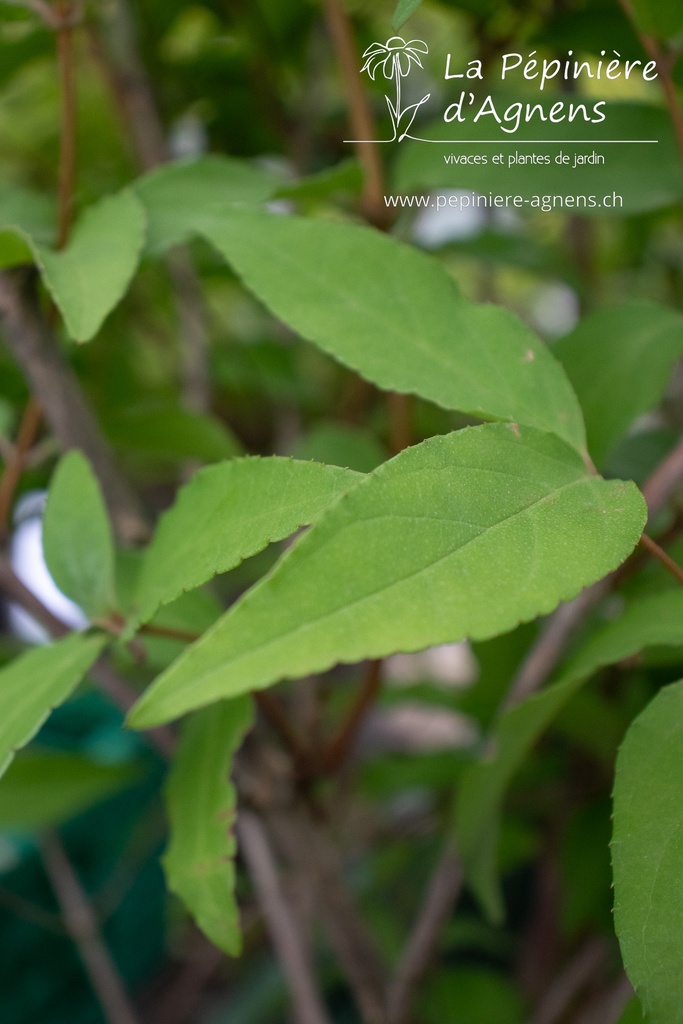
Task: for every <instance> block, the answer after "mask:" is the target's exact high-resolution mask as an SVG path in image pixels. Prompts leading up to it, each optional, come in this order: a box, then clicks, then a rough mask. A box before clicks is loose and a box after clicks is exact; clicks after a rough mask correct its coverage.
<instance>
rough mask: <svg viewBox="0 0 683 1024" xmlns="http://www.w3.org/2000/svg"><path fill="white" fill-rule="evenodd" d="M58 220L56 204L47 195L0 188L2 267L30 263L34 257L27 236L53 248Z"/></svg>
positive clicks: (2, 186)
mask: <svg viewBox="0 0 683 1024" xmlns="http://www.w3.org/2000/svg"><path fill="white" fill-rule="evenodd" d="M56 220H57V214H56V210H55V204H54V202H53V201H52V200H51V199H49V198H48V197H47V196H44V195H42V193H40V192H32V191H30V190H29V189H26V188H22V187H21V186H20V185H10V184H6V183H5V184H2V185H0V268H5V267H14V266H18V265H19V264H21V263H31V262H32V261H33V254H32V252H31V248H30V246H29V245H28V243H27V241H26V239H25V237H24V234H28V235H29V236H30V237H31V238H32V239H34V240H35V241H36V242H38V243H41V244H45V245H50V244H51V243H52V242H53V240H54V233H55V223H56ZM17 228H19V229H20V230H21V234H18V233H17V230H16V229H17ZM5 229H8V230H5Z"/></svg>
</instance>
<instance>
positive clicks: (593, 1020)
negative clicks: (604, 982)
mask: <svg viewBox="0 0 683 1024" xmlns="http://www.w3.org/2000/svg"><path fill="white" fill-rule="evenodd" d="M634 997H635V992H634V991H633V986H632V985H631V982H630V981H629V980H628V978H627V977H626V975H625V974H622V975H621V977H620V978H618V980H617V981H616V982H615V983H614V984H613V985H612V987H611V988H610V989H608V990H607V992H605V993H603V994H602V996H601V997H600V998H599V999H593V1000H591V1003H590V1005H589V1006H587V1007H584V1009H583V1010H582V1011H581V1012H580V1013H579V1014H578V1015H577V1016H576V1017H575V1018H574V1020H573V1024H617V1022H618V1021H620V1020H621V1016H622V1014H623V1012H624V1010H625V1009H626V1006H627V1005H628V1003H629V1002H630V1001H631V999H633V998H634Z"/></svg>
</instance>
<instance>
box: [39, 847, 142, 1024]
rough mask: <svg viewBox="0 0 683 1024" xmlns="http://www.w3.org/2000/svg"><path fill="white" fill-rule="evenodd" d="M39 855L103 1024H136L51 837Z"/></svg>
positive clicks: (62, 853)
mask: <svg viewBox="0 0 683 1024" xmlns="http://www.w3.org/2000/svg"><path fill="white" fill-rule="evenodd" d="M41 852H42V856H43V864H44V866H45V870H46V872H47V875H48V877H49V879H50V882H51V884H52V888H53V890H54V893H55V896H56V897H57V902H58V903H59V906H60V909H61V911H62V917H63V919H64V924H65V925H66V928H67V931H68V933H69V935H70V937H71V939H72V940H73V942H74V944H75V946H76V948H77V949H78V952H79V953H80V956H81V960H82V961H83V966H84V967H85V970H86V973H87V975H88V978H89V979H90V983H91V985H92V987H93V989H94V991H95V993H96V995H97V998H98V1001H99V1004H100V1007H101V1009H102V1012H103V1014H104V1017H105V1019H106V1021H107V1024H138V1021H139V1019H138V1017H137V1015H136V1013H135V1011H134V1010H133V1006H132V1004H131V1002H130V999H129V998H128V995H127V993H126V990H125V988H124V985H123V981H122V980H121V977H120V975H119V973H118V971H117V969H116V966H115V964H114V961H113V960H112V958H111V956H110V954H109V950H108V949H107V947H106V946H105V944H104V942H103V940H102V936H101V935H100V930H99V926H98V922H97V918H96V916H95V913H94V911H93V909H92V907H91V906H90V902H89V901H88V897H87V896H86V894H85V891H84V890H83V887H82V886H81V883H80V881H79V879H78V876H77V875H76V872H75V871H74V869H73V867H72V865H71V863H70V861H69V858H68V857H67V855H66V852H65V850H64V847H63V846H62V844H61V842H60V841H59V839H58V837H57V836H56V835H55V834H54V833H47V834H46V835H45V836H44V838H43V843H42V847H41Z"/></svg>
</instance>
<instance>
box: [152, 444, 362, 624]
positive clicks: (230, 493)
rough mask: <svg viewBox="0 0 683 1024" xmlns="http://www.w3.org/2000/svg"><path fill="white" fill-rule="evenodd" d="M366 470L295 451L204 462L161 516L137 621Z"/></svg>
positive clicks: (281, 533) (307, 514) (302, 518)
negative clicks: (291, 455) (304, 458)
mask: <svg viewBox="0 0 683 1024" xmlns="http://www.w3.org/2000/svg"><path fill="white" fill-rule="evenodd" d="M361 479H362V474H360V473H354V472H352V471H351V470H348V469H340V468H338V467H336V466H324V465H322V464H320V463H315V462H299V461H296V460H294V459H286V458H278V457H273V458H269V459H259V458H244V459H234V460H232V461H231V462H226V463H222V464H220V465H217V466H210V467H207V468H206V469H203V470H200V471H199V472H198V473H196V474H195V475H194V477H193V478H192V480H191V481H190V482H189V483H188V484H186V485H185V487H183V488H181V490H180V492H179V494H178V498H177V499H176V502H175V504H174V505H173V507H172V508H171V509H170V510H169V511H168V512H166V513H165V514H164V516H162V518H161V521H160V523H159V526H158V528H157V531H156V533H155V535H154V538H153V540H152V543H151V545H150V547H149V549H148V550H147V552H146V554H145V559H144V562H143V567H142V571H141V575H140V582H139V585H138V591H137V598H136V603H137V606H138V609H139V611H138V615H137V616H136V621H138V622H144V621H147V620H148V619H149V618H150V617H151V616H152V615H153V614H154V612H155V611H156V610H157V609H158V608H159V607H160V605H162V604H168V603H169V602H170V601H173V600H175V598H176V597H178V596H179V595H180V594H181V593H183V592H184V591H186V590H191V589H194V588H195V587H198V586H201V584H202V583H206V582H207V581H208V580H210V579H211V578H212V577H213V576H216V575H217V574H218V573H221V572H227V571H228V570H229V569H232V568H234V567H235V566H236V565H238V564H239V563H240V562H241V561H243V560H244V559H245V558H248V557H250V556H251V555H254V554H256V553H257V552H258V551H261V550H263V548H265V547H267V545H268V544H270V543H272V542H274V541H278V540H284V539H285V537H288V536H290V534H292V533H294V532H295V531H296V530H298V529H299V528H300V527H302V526H307V525H308V524H309V523H311V522H312V521H313V520H314V519H316V518H317V517H318V516H319V515H320V514H321V513H322V512H324V510H325V509H326V508H327V507H328V505H329V504H330V503H331V502H333V501H334V500H336V498H338V497H339V496H340V495H341V494H343V493H344V492H345V491H346V490H348V488H349V487H351V486H353V485H354V484H355V483H357V482H358V481H359V480H361Z"/></svg>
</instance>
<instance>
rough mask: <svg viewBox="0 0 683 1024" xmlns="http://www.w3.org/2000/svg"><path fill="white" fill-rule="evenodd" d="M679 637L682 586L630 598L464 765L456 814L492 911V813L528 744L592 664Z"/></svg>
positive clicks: (462, 845) (495, 910) (470, 866)
mask: <svg viewBox="0 0 683 1024" xmlns="http://www.w3.org/2000/svg"><path fill="white" fill-rule="evenodd" d="M679 643H683V593H682V592H679V591H674V592H669V591H667V592H665V593H663V594H654V595H650V596H646V597H645V598H643V599H641V600H635V601H633V602H632V603H631V604H630V605H629V606H627V608H626V610H625V612H624V613H623V615H621V616H620V617H619V618H618V619H616V620H615V621H613V622H610V623H608V624H607V625H605V626H604V627H603V628H602V629H600V630H598V632H596V633H595V634H594V635H593V636H592V637H591V638H590V639H589V640H588V641H587V643H586V644H585V646H584V647H583V648H581V649H580V650H579V651H578V653H577V654H576V655H575V657H574V658H573V659H572V660H571V661H570V663H569V664H568V665H567V666H566V668H565V669H564V671H563V672H562V673H561V674H560V677H559V679H558V680H557V682H555V683H554V684H553V685H552V686H549V687H548V688H547V689H545V690H542V691H541V692H540V693H537V694H534V695H533V696H531V697H529V698H528V699H527V700H525V701H524V702H523V703H521V704H519V705H518V706H517V707H515V708H512V709H511V710H510V711H508V712H506V713H505V714H504V715H503V716H502V717H501V718H500V719H499V721H498V722H497V723H496V725H495V727H494V730H493V734H492V737H491V744H492V747H493V749H494V751H495V753H494V755H493V756H492V757H490V758H489V759H487V760H483V761H479V762H477V763H476V764H473V765H471V766H470V767H468V768H467V769H466V770H465V772H464V773H463V776H462V779H461V782H460V789H459V796H458V802H457V807H456V819H455V830H456V834H457V837H458V846H459V849H460V853H461V856H462V858H463V861H464V864H465V869H466V872H467V874H468V876H469V877H470V879H471V880H472V881H473V882H474V888H475V891H476V892H477V894H478V896H479V898H480V900H481V902H482V904H483V905H484V906H485V907H486V908H487V911H488V913H489V914H490V916H491V917H492V918H494V919H500V917H501V915H502V906H501V903H500V898H499V896H498V892H497V882H496V877H495V857H494V856H493V855H492V854H493V851H492V849H491V847H492V845H493V846H495V833H496V829H497V821H498V818H499V816H500V812H501V806H502V801H503V798H504V795H505V791H506V789H507V787H508V786H509V784H510V781H511V780H512V778H513V776H514V774H515V772H516V771H517V770H518V768H519V766H520V765H521V763H522V761H523V760H524V758H525V756H526V755H527V754H528V753H529V751H530V750H531V748H532V746H533V744H534V743H535V742H537V740H538V739H539V738H540V736H541V735H542V733H543V732H544V731H545V729H547V728H548V726H549V725H550V723H551V722H552V721H553V719H554V718H555V717H556V716H557V715H558V714H559V713H560V711H561V710H562V708H563V707H564V706H565V704H566V703H567V702H568V701H569V700H570V699H571V697H572V696H573V695H574V694H575V693H576V692H577V691H578V690H579V689H580V687H581V686H583V684H584V683H585V682H586V681H587V680H588V679H589V678H590V677H591V676H592V675H593V674H594V673H595V672H596V671H597V670H598V669H600V668H603V667H605V666H607V665H613V664H615V663H616V662H619V661H622V660H623V659H624V658H629V657H631V656H632V655H634V654H637V653H639V652H640V651H641V650H642V649H643V648H644V647H647V646H653V645H655V644H662V645H667V644H672V645H676V644H679ZM492 837H494V838H493V842H492Z"/></svg>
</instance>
